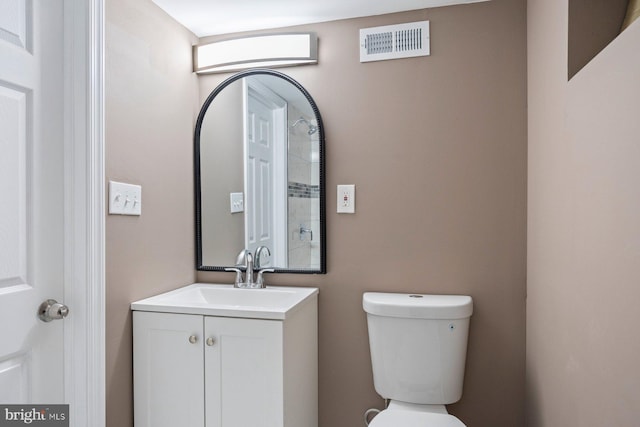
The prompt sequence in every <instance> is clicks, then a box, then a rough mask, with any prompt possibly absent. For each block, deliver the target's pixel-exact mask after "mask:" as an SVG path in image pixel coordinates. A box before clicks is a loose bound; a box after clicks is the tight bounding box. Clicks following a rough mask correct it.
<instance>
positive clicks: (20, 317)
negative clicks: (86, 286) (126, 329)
mask: <svg viewBox="0 0 640 427" xmlns="http://www.w3.org/2000/svg"><path fill="white" fill-rule="evenodd" d="M63 7H64V2H63V1H62V0H2V1H0V403H3V404H11V403H16V404H20V403H35V404H38V403H42V404H48V403H64V396H63V390H64V383H63V348H62V343H63V322H64V321H63V320H58V321H52V322H49V323H44V322H42V321H41V320H39V319H38V317H37V314H36V312H37V309H38V306H39V305H40V303H41V302H42V301H44V300H47V299H51V298H53V299H56V300H58V301H60V302H64V295H63V268H64V250H63V242H64V230H63V226H64V214H63V209H64V204H63V203H64V191H63V185H64V165H63V154H64V144H63V143H64V140H63V137H64V135H63V132H64V129H63V113H64V108H63V105H64V104H63V95H64V94H63V60H62V58H63V47H64V46H63ZM71 315H73V313H72V314H71Z"/></svg>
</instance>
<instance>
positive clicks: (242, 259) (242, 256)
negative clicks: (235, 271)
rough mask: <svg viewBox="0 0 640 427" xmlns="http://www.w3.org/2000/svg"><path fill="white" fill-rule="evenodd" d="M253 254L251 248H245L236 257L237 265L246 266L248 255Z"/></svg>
mask: <svg viewBox="0 0 640 427" xmlns="http://www.w3.org/2000/svg"><path fill="white" fill-rule="evenodd" d="M250 255H251V251H250V250H249V249H243V250H241V251H240V253H239V254H238V257H237V258H236V267H246V266H247V257H248V256H250Z"/></svg>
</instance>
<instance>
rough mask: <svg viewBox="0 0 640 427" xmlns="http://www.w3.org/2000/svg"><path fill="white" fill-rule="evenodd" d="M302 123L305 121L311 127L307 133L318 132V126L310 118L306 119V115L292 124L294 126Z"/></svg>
mask: <svg viewBox="0 0 640 427" xmlns="http://www.w3.org/2000/svg"><path fill="white" fill-rule="evenodd" d="M300 123H304V124H306V125H307V126H308V127H309V130H308V131H307V135H313V134H314V133H316V132H318V126H316V125H314V124H311V123H310V122H309V120H307V119H305V118H304V117H300V118H299V119H298V120H296V121H295V122H294V123H293V124H292V125H291V127H292V128H294V127H296V126H298V125H299V124H300Z"/></svg>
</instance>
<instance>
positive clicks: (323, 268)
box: [193, 68, 327, 274]
mask: <svg viewBox="0 0 640 427" xmlns="http://www.w3.org/2000/svg"><path fill="white" fill-rule="evenodd" d="M255 75H270V76H274V77H278V78H281V79H283V80H285V81H287V82H289V83H291V84H292V85H293V86H295V87H296V88H297V89H298V90H299V91H300V92H301V93H302V94H303V95H304V96H305V98H307V101H309V104H310V105H311V108H312V110H313V113H314V114H315V116H316V121H317V123H318V134H319V140H320V143H319V145H320V147H319V149H320V162H319V163H320V171H319V173H320V177H319V182H320V196H319V197H320V268H319V269H315V268H314V269H312V268H309V269H288V268H276V269H275V272H276V273H298V274H326V272H327V233H326V227H327V224H326V186H325V159H326V155H325V154H326V153H325V137H324V124H323V122H322V116H321V115H320V110H319V109H318V106H317V105H316V103H315V101H314V100H313V98H312V97H311V95H310V94H309V92H307V90H306V89H305V88H304V87H303V86H302V85H301V84H300V83H298V82H297V81H296V80H294V79H293V78H291V77H289V76H288V75H286V74H283V73H280V72H278V71H274V70H269V69H262V68H256V69H251V70H246V71H242V72H239V73H237V74H234V75H233V76H231V77H229V78H227V79H226V80H224V81H223V82H222V83H220V84H219V85H218V86H217V87H216V88H215V89H214V90H213V91H212V92H211V93H210V94H209V96H208V97H207V99H206V100H205V102H204V104H203V105H202V108H201V109H200V113H199V114H198V119H197V120H196V126H195V132H194V147H193V148H194V150H193V154H194V181H195V182H194V188H195V234H196V240H195V245H196V248H195V249H196V269H197V270H199V271H225V270H224V269H225V267H233V266H231V265H227V266H209V265H203V264H202V221H201V218H202V199H201V185H200V178H201V173H200V132H201V128H202V121H203V120H204V116H205V114H206V112H207V110H208V109H209V105H211V102H213V100H214V99H215V97H216V96H217V95H218V94H219V93H220V92H221V91H222V90H223V89H224V88H226V87H227V86H229V85H230V84H231V83H233V82H235V81H236V80H240V79H242V78H243V77H248V76H255ZM232 255H233V254H232Z"/></svg>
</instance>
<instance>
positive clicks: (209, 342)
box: [207, 337, 216, 347]
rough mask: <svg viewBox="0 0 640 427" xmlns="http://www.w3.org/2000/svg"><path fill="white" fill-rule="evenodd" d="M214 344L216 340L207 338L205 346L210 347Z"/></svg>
mask: <svg viewBox="0 0 640 427" xmlns="http://www.w3.org/2000/svg"><path fill="white" fill-rule="evenodd" d="M215 342H216V340H214V339H213V338H212V337H209V338H207V345H208V346H209V347H211V346H212V345H213V344H214V343H215Z"/></svg>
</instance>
